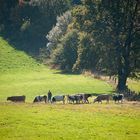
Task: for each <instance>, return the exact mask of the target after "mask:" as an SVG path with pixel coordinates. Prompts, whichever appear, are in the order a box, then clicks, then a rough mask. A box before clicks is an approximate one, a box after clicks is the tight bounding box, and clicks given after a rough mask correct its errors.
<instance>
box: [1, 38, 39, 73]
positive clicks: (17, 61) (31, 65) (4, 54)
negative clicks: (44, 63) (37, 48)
mask: <svg viewBox="0 0 140 140" xmlns="http://www.w3.org/2000/svg"><path fill="white" fill-rule="evenodd" d="M38 67H39V64H38V63H37V62H36V61H35V60H34V59H33V58H31V57H29V56H28V55H26V53H24V52H21V51H17V50H16V49H14V48H13V47H12V46H11V45H10V44H9V43H8V42H7V41H5V40H4V39H3V38H1V37H0V72H6V71H8V72H9V71H14V70H15V69H16V70H26V69H35V68H38Z"/></svg>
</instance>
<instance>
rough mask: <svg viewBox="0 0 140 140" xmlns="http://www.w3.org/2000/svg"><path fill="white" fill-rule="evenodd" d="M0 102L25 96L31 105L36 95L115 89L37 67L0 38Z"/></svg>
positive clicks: (107, 91)
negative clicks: (15, 96) (11, 97)
mask: <svg viewBox="0 0 140 140" xmlns="http://www.w3.org/2000/svg"><path fill="white" fill-rule="evenodd" d="M0 60H1V61H0V68H1V69H0V72H1V74H0V101H6V98H7V96H11V95H26V96H27V102H31V101H32V100H33V98H34V97H35V96H36V95H42V94H47V92H48V90H51V91H52V93H53V95H57V94H73V93H80V92H85V93H111V92H112V91H113V88H112V87H111V86H110V85H109V84H107V83H106V82H104V81H100V80H96V79H93V78H91V77H85V76H83V75H71V74H61V72H60V71H58V70H50V69H48V68H46V67H45V66H43V65H40V64H38V63H37V62H36V61H35V60H34V59H32V58H31V57H29V56H27V55H26V54H25V53H24V52H21V51H17V50H15V49H14V48H12V47H11V46H10V45H9V44H8V43H7V42H6V41H5V40H3V39H2V38H0Z"/></svg>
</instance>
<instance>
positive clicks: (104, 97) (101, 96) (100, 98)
mask: <svg viewBox="0 0 140 140" xmlns="http://www.w3.org/2000/svg"><path fill="white" fill-rule="evenodd" d="M109 99H110V95H108V94H102V95H99V96H98V97H97V98H95V99H94V101H93V102H94V103H95V102H98V103H99V102H101V103H102V100H106V101H107V103H109Z"/></svg>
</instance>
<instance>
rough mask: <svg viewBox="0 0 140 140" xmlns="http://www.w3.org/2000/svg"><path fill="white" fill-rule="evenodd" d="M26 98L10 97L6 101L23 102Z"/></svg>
mask: <svg viewBox="0 0 140 140" xmlns="http://www.w3.org/2000/svg"><path fill="white" fill-rule="evenodd" d="M25 99H26V96H24V95H22V96H11V97H7V101H8V100H10V101H12V102H25Z"/></svg>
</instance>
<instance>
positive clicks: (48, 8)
mask: <svg viewBox="0 0 140 140" xmlns="http://www.w3.org/2000/svg"><path fill="white" fill-rule="evenodd" d="M75 2H76V1H75ZM75 2H74V1H73V0H0V35H1V36H3V37H4V38H6V39H8V40H9V41H10V42H11V43H12V44H14V46H15V47H16V48H17V49H20V50H24V51H26V52H27V53H31V54H34V53H35V54H38V53H39V49H40V48H42V47H45V46H46V42H47V40H46V34H47V33H48V32H49V31H50V30H51V28H52V27H53V26H54V25H55V23H56V17H57V16H60V15H61V14H62V13H63V12H65V11H67V10H68V9H70V7H71V6H72V5H73V4H75ZM77 2H78V1H77Z"/></svg>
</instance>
